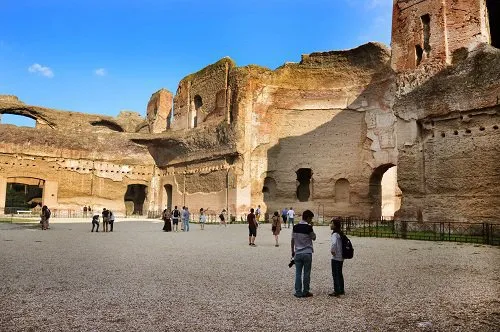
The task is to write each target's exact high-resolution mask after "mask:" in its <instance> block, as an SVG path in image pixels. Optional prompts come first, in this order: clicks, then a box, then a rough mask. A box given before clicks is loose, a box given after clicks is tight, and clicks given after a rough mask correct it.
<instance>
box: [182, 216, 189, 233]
mask: <svg viewBox="0 0 500 332" xmlns="http://www.w3.org/2000/svg"><path fill="white" fill-rule="evenodd" d="M182 223H183V224H184V232H189V219H186V220H183V221H182Z"/></svg>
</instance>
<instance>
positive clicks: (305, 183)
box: [296, 168, 312, 202]
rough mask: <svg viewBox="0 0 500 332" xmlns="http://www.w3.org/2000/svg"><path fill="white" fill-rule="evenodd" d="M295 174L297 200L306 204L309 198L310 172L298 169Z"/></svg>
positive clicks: (308, 169) (305, 169) (306, 169)
mask: <svg viewBox="0 0 500 332" xmlns="http://www.w3.org/2000/svg"><path fill="white" fill-rule="evenodd" d="M296 174H297V182H298V185H297V199H298V200H299V201H300V202H307V201H309V198H310V197H311V179H312V170H311V169H310V168H299V169H298V170H297V172H296Z"/></svg>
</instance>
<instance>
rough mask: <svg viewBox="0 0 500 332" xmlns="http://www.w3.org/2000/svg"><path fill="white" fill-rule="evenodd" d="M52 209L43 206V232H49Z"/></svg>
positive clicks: (41, 216)
mask: <svg viewBox="0 0 500 332" xmlns="http://www.w3.org/2000/svg"><path fill="white" fill-rule="evenodd" d="M50 215H51V212H50V209H49V208H48V207H47V205H44V206H42V212H41V215H40V218H41V220H40V223H41V224H42V230H47V229H49V219H50Z"/></svg>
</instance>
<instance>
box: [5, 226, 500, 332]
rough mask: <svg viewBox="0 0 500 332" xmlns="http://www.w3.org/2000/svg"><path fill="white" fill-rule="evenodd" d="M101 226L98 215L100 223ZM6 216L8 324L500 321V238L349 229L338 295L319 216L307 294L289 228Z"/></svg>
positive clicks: (365, 325)
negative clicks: (393, 235) (253, 234)
mask: <svg viewBox="0 0 500 332" xmlns="http://www.w3.org/2000/svg"><path fill="white" fill-rule="evenodd" d="M101 227H102V226H101ZM90 228H91V225H90V222H86V223H83V222H82V223H77V222H76V223H75V222H72V223H66V222H64V221H59V222H54V223H52V224H51V229H50V230H48V231H41V230H39V229H38V228H35V226H34V225H29V224H28V225H27V224H8V223H0V253H1V254H0V280H1V283H0V294H1V297H0V312H1V315H0V330H1V331H334V330H338V329H342V330H343V331H498V326H500V301H499V298H500V251H499V248H495V247H488V246H482V245H472V244H457V243H442V242H424V241H409V240H408V241H405V240H394V239H377V238H357V237H352V238H351V241H352V242H353V245H354V248H355V256H354V259H352V260H348V261H346V262H345V263H344V278H345V283H346V295H345V296H343V297H340V298H332V297H329V296H328V293H329V292H331V291H332V287H333V286H332V278H331V272H330V255H329V241H330V231H329V229H328V228H327V227H315V231H316V233H317V240H316V242H315V254H314V256H313V267H312V276H311V291H312V292H313V293H314V297H312V298H301V299H297V298H295V297H293V296H292V294H293V282H294V272H295V270H294V268H291V269H290V268H288V262H289V260H290V229H284V230H283V231H282V234H281V239H280V242H281V245H280V247H274V239H273V237H272V234H271V227H270V225H261V227H259V230H258V237H257V241H256V244H257V246H256V247H249V246H248V237H247V235H248V233H247V230H248V229H247V227H246V226H245V225H229V226H228V227H227V228H224V227H219V226H216V225H207V226H206V227H205V230H203V231H202V230H200V229H199V226H198V225H195V224H191V231H190V232H189V233H165V232H162V231H161V228H162V223H160V221H151V220H148V221H123V222H117V223H116V224H115V231H114V232H113V233H102V232H99V233H91V232H90Z"/></svg>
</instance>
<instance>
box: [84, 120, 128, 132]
mask: <svg viewBox="0 0 500 332" xmlns="http://www.w3.org/2000/svg"><path fill="white" fill-rule="evenodd" d="M90 124H91V125H92V126H94V127H101V128H103V129H109V130H111V131H117V132H123V131H124V130H123V128H122V127H121V126H120V125H118V124H116V123H114V122H112V121H108V120H100V121H93V122H91V123H90ZM106 131H108V130H106Z"/></svg>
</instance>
